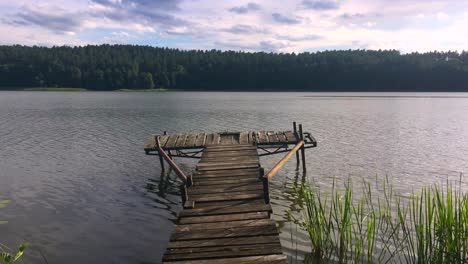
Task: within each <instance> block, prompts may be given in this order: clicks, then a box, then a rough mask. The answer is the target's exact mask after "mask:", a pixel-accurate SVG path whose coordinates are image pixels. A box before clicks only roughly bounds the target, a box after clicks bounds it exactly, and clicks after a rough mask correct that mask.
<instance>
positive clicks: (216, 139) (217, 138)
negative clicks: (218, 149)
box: [210, 133, 221, 145]
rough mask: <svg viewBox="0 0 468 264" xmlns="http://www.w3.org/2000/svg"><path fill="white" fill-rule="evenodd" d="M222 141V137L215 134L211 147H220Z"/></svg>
mask: <svg viewBox="0 0 468 264" xmlns="http://www.w3.org/2000/svg"><path fill="white" fill-rule="evenodd" d="M220 140H221V136H220V135H219V134H218V133H216V134H213V141H211V143H210V145H219V141H220Z"/></svg>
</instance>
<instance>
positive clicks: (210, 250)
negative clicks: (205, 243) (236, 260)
mask: <svg viewBox="0 0 468 264" xmlns="http://www.w3.org/2000/svg"><path fill="white" fill-rule="evenodd" d="M281 253H282V251H281V245H278V243H274V244H257V245H235V246H217V247H203V248H185V249H182V248H181V249H168V250H167V251H166V255H165V256H164V260H185V259H193V260H195V259H207V258H208V259H209V258H213V257H215V258H220V257H243V256H258V255H272V254H281Z"/></svg>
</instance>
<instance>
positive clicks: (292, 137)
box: [284, 131, 298, 143]
mask: <svg viewBox="0 0 468 264" xmlns="http://www.w3.org/2000/svg"><path fill="white" fill-rule="evenodd" d="M284 134H285V135H286V139H287V141H288V142H291V143H292V142H294V143H296V142H297V141H298V140H297V138H296V136H295V135H294V133H293V132H291V131H286V132H284Z"/></svg>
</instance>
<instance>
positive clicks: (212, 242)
mask: <svg viewBox="0 0 468 264" xmlns="http://www.w3.org/2000/svg"><path fill="white" fill-rule="evenodd" d="M202 217H211V216H202ZM202 217H199V218H202ZM263 217H265V216H263ZM266 217H268V215H266ZM192 218H193V217H192ZM273 243H280V240H279V238H278V237H277V236H258V237H234V238H218V239H200V240H185V241H183V240H182V241H171V242H169V244H168V246H167V248H168V249H175V248H202V247H213V246H220V245H223V246H235V245H255V244H273Z"/></svg>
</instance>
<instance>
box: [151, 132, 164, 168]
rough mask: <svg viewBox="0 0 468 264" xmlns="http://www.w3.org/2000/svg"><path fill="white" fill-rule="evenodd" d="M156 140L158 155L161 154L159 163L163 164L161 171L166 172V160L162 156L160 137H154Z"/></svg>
mask: <svg viewBox="0 0 468 264" xmlns="http://www.w3.org/2000/svg"><path fill="white" fill-rule="evenodd" d="M154 140H155V141H156V146H157V147H158V154H159V163H160V164H161V171H162V172H164V171H166V170H165V168H164V159H163V156H162V154H161V151H160V149H161V142H160V141H159V137H158V136H155V137H154Z"/></svg>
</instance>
